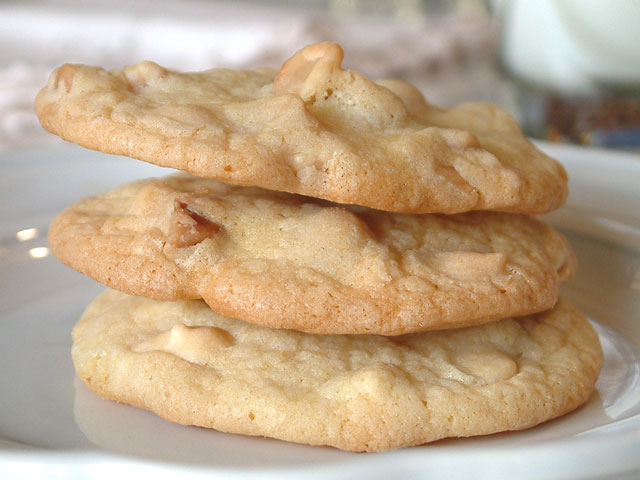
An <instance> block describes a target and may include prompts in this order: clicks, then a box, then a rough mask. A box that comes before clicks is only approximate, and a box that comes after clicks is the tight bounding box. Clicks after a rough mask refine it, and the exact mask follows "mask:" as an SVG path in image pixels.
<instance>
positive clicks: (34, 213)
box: [0, 144, 640, 478]
mask: <svg viewBox="0 0 640 480" xmlns="http://www.w3.org/2000/svg"><path fill="white" fill-rule="evenodd" d="M542 147H543V148H544V149H545V150H547V151H548V152H549V153H550V154H552V155H553V156H555V157H557V158H559V159H560V160H561V161H563V162H564V163H565V165H566V166H567V168H568V170H569V173H570V176H571V185H570V188H571V191H572V195H571V198H570V201H569V203H568V205H567V206H566V207H565V208H563V209H562V210H560V211H558V212H554V213H553V214H551V215H549V216H548V217H547V219H548V220H549V221H551V222H552V223H554V224H555V225H556V226H558V227H559V228H560V229H562V230H564V231H565V233H567V234H568V236H569V238H570V240H571V242H572V244H573V246H574V248H575V250H576V253H577V255H578V259H579V262H580V270H579V273H578V276H577V278H576V279H575V280H574V281H573V282H571V283H570V284H569V285H567V286H566V287H565V288H564V292H563V293H564V294H565V295H566V296H567V297H569V299H571V300H572V301H573V302H574V303H575V304H576V305H577V306H578V307H579V308H581V310H583V311H584V312H585V313H586V314H587V315H588V316H589V317H590V318H591V319H592V320H593V321H594V322H595V325H596V328H597V329H598V332H599V333H600V336H601V339H602V343H603V347H604V349H605V366H604V370H603V372H602V375H601V377H600V380H599V382H598V384H597V391H596V394H595V395H594V396H593V397H592V398H591V400H590V401H589V402H588V403H587V405H585V406H583V407H582V408H580V409H578V410H577V411H576V412H573V413H572V414H570V415H567V416H565V417H562V418H560V419H557V420H554V421H551V422H548V423H546V424H544V425H541V426H539V427H538V428H535V429H532V430H528V431H524V432H515V433H504V434H499V435H492V436H488V437H479V438H471V439H461V440H445V441H440V442H436V443H434V444H432V445H429V446H428V447H414V448H408V449H404V450H399V451H394V452H386V453H382V454H366V455H362V454H352V453H346V452H341V451H338V450H334V449H331V448H319V447H308V446H304V445H294V444H289V443H285V442H281V441H278V440H269V439H262V438H250V437H243V436H238V435H230V434H223V433H219V432H213V431H208V430H205V429H201V428H196V427H184V426H180V425H175V424H171V423H168V422H165V421H163V420H160V419H159V418H157V417H156V416H154V415H153V414H151V413H148V412H144V411H140V410H137V409H134V408H132V407H129V406H126V405H119V404H116V403H112V402H108V401H105V400H102V399H100V398H98V397H96V396H94V395H93V394H92V393H90V392H89V391H88V390H87V389H86V388H85V387H84V386H83V385H82V384H81V383H80V382H79V381H77V380H76V379H75V376H74V373H73V366H72V364H71V359H70V355H69V348H70V346H71V339H70V332H71V328H72V327H73V325H74V323H75V322H76V321H77V319H78V318H79V316H80V315H81V313H82V310H83V309H84V307H85V306H86V305H87V304H88V303H89V302H90V301H91V300H92V299H93V298H94V297H95V296H96V295H97V294H98V293H99V292H100V291H101V290H102V289H103V287H102V286H100V285H98V284H97V283H95V282H93V281H91V280H89V279H88V278H86V277H84V276H82V275H80V274H77V273H75V272H73V271H71V270H70V269H67V268H65V267H63V266H62V265H60V264H59V263H58V262H57V261H56V260H55V259H54V258H52V257H51V255H50V252H49V250H48V246H47V241H46V230H47V224H48V222H49V221H50V220H51V218H52V217H53V216H54V215H55V214H56V213H57V212H58V211H59V210H61V209H62V208H64V207H65V206H67V205H69V204H70V203H72V202H73V201H74V200H76V199H78V198H80V197H82V196H86V195H89V194H91V193H98V192H101V191H104V190H106V189H108V188H112V187H114V186H116V185H118V184H120V183H122V182H124V181H127V180H130V179H132V178H139V177H145V176H155V175H159V174H164V173H167V170H165V169H160V168H158V167H152V166H149V165H145V164H143V163H141V162H136V161H133V160H129V159H123V158H119V157H111V156H105V155H101V154H98V153H94V152H88V151H86V150H82V149H79V148H77V147H72V146H67V147H64V148H56V149H51V150H48V151H47V150H42V151H26V152H14V153H5V154H2V155H0V168H2V172H3V175H2V177H1V178H0V192H1V193H0V195H1V196H2V198H1V200H2V202H0V272H1V275H0V319H1V322H2V329H3V334H2V335H1V336H0V365H2V367H1V368H0V385H1V387H0V477H2V478H5V477H6V476H11V475H16V474H17V473H18V472H19V474H20V475H21V476H29V475H30V474H40V475H41V474H42V472H45V473H50V474H54V473H55V474H56V475H63V476H77V477H78V478H89V477H92V478H99V477H100V478H101V477H107V476H108V477H109V478H112V477H113V476H114V475H118V474H123V473H131V472H134V471H136V472H140V473H145V474H146V473H149V472H153V475H155V476H156V477H158V476H159V477H163V476H167V477H169V476H175V475H176V474H178V473H179V474H180V475H181V478H183V477H200V476H208V475H211V474H216V475H217V476H218V478H219V477H224V478H283V477H285V478H312V477H313V478H319V477H331V478H353V477H356V476H366V477H367V478H389V477H393V478H396V477H398V476H401V477H403V478H414V477H415V478H424V477H426V476H429V475H433V476H436V477H439V476H441V475H444V474H445V473H446V475H447V478H458V477H460V478H461V477H468V476H471V477H472V478H495V477H496V476H506V475H510V476H515V477H516V478H546V477H549V478H582V477H587V476H588V477H589V478H594V477H611V476H615V477H616V478H621V477H622V476H628V477H629V478H633V477H634V475H636V474H637V473H638V472H640V458H639V457H640V456H639V455H638V452H640V213H638V212H637V211H636V208H637V207H638V205H640V188H638V185H640V159H638V158H637V157H635V156H633V155H630V154H614V153H611V152H597V151H591V150H583V149H580V148H575V147H558V146H552V145H547V144H543V145H542ZM603 166H606V168H605V169H603V168H602V167H603Z"/></svg>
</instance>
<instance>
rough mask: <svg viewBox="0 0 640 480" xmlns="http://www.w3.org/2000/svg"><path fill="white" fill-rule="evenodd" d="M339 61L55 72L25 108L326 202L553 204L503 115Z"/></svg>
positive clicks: (65, 131) (312, 53)
mask: <svg viewBox="0 0 640 480" xmlns="http://www.w3.org/2000/svg"><path fill="white" fill-rule="evenodd" d="M342 57H343V53H342V49H341V48H340V47H339V46H338V45H336V44H333V43H320V44H315V45H311V46H309V47H307V48H304V49H303V50H301V51H300V52H298V53H296V54H295V55H294V56H293V57H292V58H290V59H289V60H288V61H287V62H286V63H285V64H284V65H283V66H282V68H281V69H280V71H279V72H278V73H277V75H275V77H274V74H273V72H270V71H266V70H256V71H234V70H224V69H217V70H209V71H205V72H201V73H177V72H172V71H169V70H167V69H165V68H163V67H161V66H159V65H157V64H155V63H152V62H143V63H140V64H137V65H133V66H129V67H126V68H124V69H123V70H114V71H110V72H108V71H105V70H103V69H101V68H97V67H89V66H83V65H70V64H67V65H63V66H61V67H60V68H58V69H57V70H56V71H55V72H53V74H52V75H51V78H50V80H49V83H48V85H47V86H45V87H44V88H43V89H42V91H41V92H40V93H39V95H38V98H37V100H36V110H37V113H38V116H39V117H40V120H41V122H42V124H43V125H44V127H45V128H46V129H48V130H50V131H51V132H53V133H55V134H57V135H59V136H61V137H62V138H64V139H66V140H70V141H73V142H76V143H78V144H80V145H83V146H85V147H88V148H92V149H96V150H101V151H104V152H108V153H115V154H121V155H128V156H130V157H134V158H138V159H141V160H144V161H147V162H151V163H155V164H157V165H162V166H169V167H174V168H178V169H182V170H186V171H188V172H191V173H193V174H195V175H197V176H200V177H207V178H215V179H218V180H221V181H223V182H225V183H231V184H235V185H250V186H259V187H263V188H268V189H272V190H279V191H287V192H292V193H298V194H303V195H308V196H312V197H317V198H323V199H326V200H330V201H334V202H339V203H345V204H357V205H365V206H368V207H373V208H376V209H381V210H387V211H396V212H405V213H429V212H432V213H456V212H465V211H470V210H500V211H508V212H515V213H542V212H547V211H550V210H553V209H555V208H557V207H559V206H560V205H561V204H562V203H563V202H564V201H565V199H566V196H567V177H566V173H565V171H564V169H563V168H562V166H561V165H560V164H559V163H557V162H556V161H555V160H553V159H551V158H549V157H547V156H546V155H545V154H543V153H542V152H541V151H540V150H538V149H537V148H536V147H535V146H533V145H532V144H531V143H530V142H529V141H528V140H527V139H526V138H525V137H524V136H523V134H522V132H521V130H520V129H519V128H518V126H517V125H516V123H515V122H514V120H513V119H512V118H511V117H510V116H509V115H508V114H507V113H506V112H505V111H504V110H502V109H500V108H499V107H497V106H494V105H490V104H486V103H467V104H462V105H459V106H456V107H453V108H449V109H442V108H438V107H436V106H433V105H429V104H428V103H427V102H426V101H425V99H424V98H423V97H422V95H421V94H420V93H419V92H418V91H417V90H415V89H414V88H413V87H411V86H410V85H408V84H406V83H404V82H399V81H391V82H382V83H380V84H377V83H374V82H372V81H370V80H368V79H367V78H366V77H365V76H363V75H362V74H360V73H358V72H354V71H349V70H344V69H343V68H342ZM387 87H390V88H387Z"/></svg>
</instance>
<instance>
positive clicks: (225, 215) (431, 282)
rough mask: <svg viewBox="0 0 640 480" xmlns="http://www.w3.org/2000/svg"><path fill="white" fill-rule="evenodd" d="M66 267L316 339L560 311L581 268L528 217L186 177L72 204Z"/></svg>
mask: <svg viewBox="0 0 640 480" xmlns="http://www.w3.org/2000/svg"><path fill="white" fill-rule="evenodd" d="M49 241H50V244H51V247H52V250H53V253H54V254H55V255H56V256H57V257H58V258H59V259H60V260H62V261H63V262H64V263H66V264H68V265H70V266H71V267H73V268H75V269H76V270H79V271H81V272H83V273H86V274H88V275H90V276H91V277H93V278H95V279H96V280H98V281H100V282H102V283H104V284H106V285H108V286H110V287H112V288H116V289H118V290H122V291H124V292H126V293H129V294H132V295H140V296H145V297H150V298H155V299H163V300H172V299H187V298H203V299H204V300H205V301H206V302H207V303H208V304H209V305H210V306H211V308H212V309H213V310H215V311H216V312H218V313H220V314H222V315H226V316H229V317H233V318H239V319H242V320H246V321H249V322H253V323H257V324H262V325H266V326H270V327H279V328H291V329H296V330H302V331H306V332H313V333H376V334H382V335H397V334H402V333H409V332H416V331H424V330H432V329H443V328H452V327H458V326H467V325H474V324H480V323H485V322H487V321H490V320H495V319H498V318H503V317H506V316H519V315H525V314H528V313H533V312H538V311H541V310H545V309H548V308H551V307H552V306H553V305H554V304H555V302H556V299H557V289H558V283H559V281H561V280H566V279H568V278H570V277H571V276H572V275H573V273H574V271H575V267H576V264H575V258H574V256H573V252H572V251H571V248H570V246H569V244H568V243H567V241H566V240H565V238H564V237H563V236H562V235H560V234H559V233H557V232H555V231H554V230H552V229H551V228H550V227H548V226H547V225H544V224H543V223H541V222H539V221H537V220H535V219H533V218H530V217H527V216H523V215H514V214H507V213H491V212H471V213H465V214H457V215H436V214H431V215H407V214H396V213H387V212H381V211H377V210H370V209H367V208H364V207H345V206H339V205H335V204H329V203H327V202H324V201H320V200H315V199H312V198H307V197H300V196H295V195H291V194H287V193H278V192H272V191H268V190H262V189H258V188H248V187H234V186H229V185H225V184H222V183H219V182H217V181H215V180H206V179H199V178H196V177H192V176H189V175H186V174H182V175H179V176H173V177H167V178H165V179H151V180H144V181H139V182H135V183H132V184H129V185H125V186H121V187H119V188H117V189H115V190H112V191H110V192H107V193H105V194H103V195H100V196H97V197H91V198H87V199H84V200H81V201H80V202H78V203H76V204H75V205H73V206H71V207H70V208H68V209H67V210H65V211H64V212H63V213H61V214H60V215H59V216H58V217H57V218H56V219H55V220H54V221H53V223H52V225H51V227H50V232H49Z"/></svg>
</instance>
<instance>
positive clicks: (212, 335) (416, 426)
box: [72, 290, 602, 451]
mask: <svg viewBox="0 0 640 480" xmlns="http://www.w3.org/2000/svg"><path fill="white" fill-rule="evenodd" d="M73 339H74V344H73V350H72V355H73V361H74V364H75V367H76V370H77V372H78V375H79V376H80V378H81V379H82V380H83V381H84V382H85V383H86V384H87V385H88V386H89V388H90V389H91V390H93V391H94V392H96V393H97V394H98V395H100V396H102V397H104V398H107V399H111V400H116V401H118V402H124V403H128V404H131V405H134V406H136V407H140V408H144V409H148V410H151V411H153V412H155V413H156V414H158V415H159V416H161V417H163V418H165V419H168V420H171V421H174V422H178V423H181V424H186V425H199V426H203V427H209V428H215V429H216V430H220V431H223V432H233V433H241V434H245V435H256V436H266V437H273V438H279V439H282V440H288V441H292V442H300V443H307V444H311V445H330V446H333V447H337V448H340V449H345V450H354V451H381V450H388V449H394V448H399V447H406V446H411V445H419V444H423V443H427V442H431V441H434V440H438V439H440V438H445V437H467V436H471V435H484V434H489V433H494V432H499V431H506V430H521V429H525V428H529V427H532V426H534V425H537V424H539V423H540V422H544V421H546V420H549V419H551V418H554V417H556V416H559V415H562V414H564V413H566V412H569V411H571V410H573V409H575V408H576V407H578V406H579V405H581V404H582V403H584V402H585V401H586V400H587V399H588V398H589V396H590V394H591V392H592V390H593V388H594V385H595V382H596V379H597V377H598V373H599V371H600V368H601V365H602V351H601V348H600V344H599V342H598V337H597V335H596V333H595V332H594V330H593V329H592V327H591V326H590V325H589V323H588V322H587V320H586V319H585V318H584V317H583V316H582V315H581V314H580V313H579V312H578V311H577V310H576V309H575V308H574V307H573V306H572V305H570V304H569V302H567V301H564V300H560V302H559V304H558V305H557V306H556V307H555V308H554V309H553V310H551V311H548V312H545V313H541V314H537V315H533V316H529V317H525V318H521V319H516V320H514V319H505V320H500V321H498V322H495V323H491V324H488V325H483V326H479V327H471V328H468V329H456V330H443V331H438V332H427V333H421V334H413V335H404V336H400V337H382V336H376V335H310V334H305V333H301V332H296V331H291V330H277V329H269V328H264V327H260V326H255V325H252V324H249V323H246V322H242V321H239V320H233V319H229V318H225V317H222V316H219V315H217V314H215V313H214V312H212V311H211V309H210V308H208V307H207V306H206V305H205V304H204V303H203V302H201V301H196V300H186V301H175V302H166V301H165V302H162V301H158V300H150V299H145V298H141V297H132V296H128V295H126V294H123V293H120V292H116V291H113V290H111V291H107V292H106V293H104V294H102V295H101V296H100V297H98V298H97V299H96V300H95V301H94V302H93V303H92V304H91V305H89V307H88V308H87V310H86V312H85V313H84V315H83V317H82V319H81V320H80V322H79V323H78V324H77V326H76V327H75V329H74V331H73Z"/></svg>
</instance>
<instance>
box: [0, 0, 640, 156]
mask: <svg viewBox="0 0 640 480" xmlns="http://www.w3.org/2000/svg"><path fill="white" fill-rule="evenodd" d="M639 36H640V1H637V0H612V1H605V0H541V1H535V0H511V1H508V0H504V1H500V0H494V1H491V0H449V1H445V0H389V1H383V0H369V1H366V0H297V1H286V0H262V1H259V0H241V1H221V0H217V1H215V0H211V1H207V0H186V1H181V2H170V1H168V0H155V1H152V0H139V1H136V2H130V1H124V0H84V1H80V0H48V1H6V0H5V1H1V0H0V149H7V148H14V147H24V146H34V145H42V144H48V143H55V142H58V141H59V140H58V139H57V138H55V137H54V136H52V135H49V134H46V133H45V132H44V131H43V130H42V129H41V128H40V126H39V124H38V122H37V119H36V117H35V115H34V113H33V106H32V104H33V98H34V97H35V95H36V93H37V91H38V89H39V88H40V87H41V86H42V85H44V83H45V82H46V79H47V77H48V75H49V73H50V72H51V70H52V69H53V68H54V67H56V66H57V65H59V64H61V63H64V62H76V63H87V64H93V65H101V66H105V67H108V68H119V67H121V66H123V65H126V64H131V63H136V62H138V61H141V60H147V59H149V60H154V61H156V62H157V63H160V64H162V65H164V66H167V67H169V68H172V69H177V70H204V69H208V68H212V67H220V66H225V67H232V68H255V67H258V66H268V67H273V68H278V67H279V66H280V65H281V64H282V62H283V61H284V60H286V59H287V58H288V57H289V56H290V55H292V54H293V53H294V52H295V51H296V50H298V49H300V48H302V47H303V46H305V45H307V44H309V43H313V42H316V41H322V40H332V41H337V42H339V43H340V44H342V46H343V47H344V49H345V53H346V56H345V62H344V64H345V67H347V68H352V69H356V70H360V71H362V72H364V73H365V74H367V75H368V76H370V77H372V78H383V77H387V78H388V77H400V78H403V79H405V80H408V81H410V82H412V83H414V84H416V85H417V86H418V87H419V88H420V89H421V90H422V92H423V93H424V94H425V96H426V97H427V99H428V100H429V101H430V102H432V103H435V104H439V105H443V106H447V105H452V104H455V103H459V102H462V101H466V100H486V101H490V102H494V103H497V104H499V105H501V106H502V107H504V108H506V109H507V110H509V111H510V112H511V113H512V114H513V115H514V116H515V117H516V118H517V120H518V121H519V122H520V123H521V125H523V127H524V129H525V131H526V133H527V134H528V135H530V136H532V137H534V138H543V139H549V140H553V141H558V142H572V143H581V144H587V145H597V146H604V147H614V148H625V149H636V150H637V149H638V148H639V147H640V41H639V40H638V37H639Z"/></svg>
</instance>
